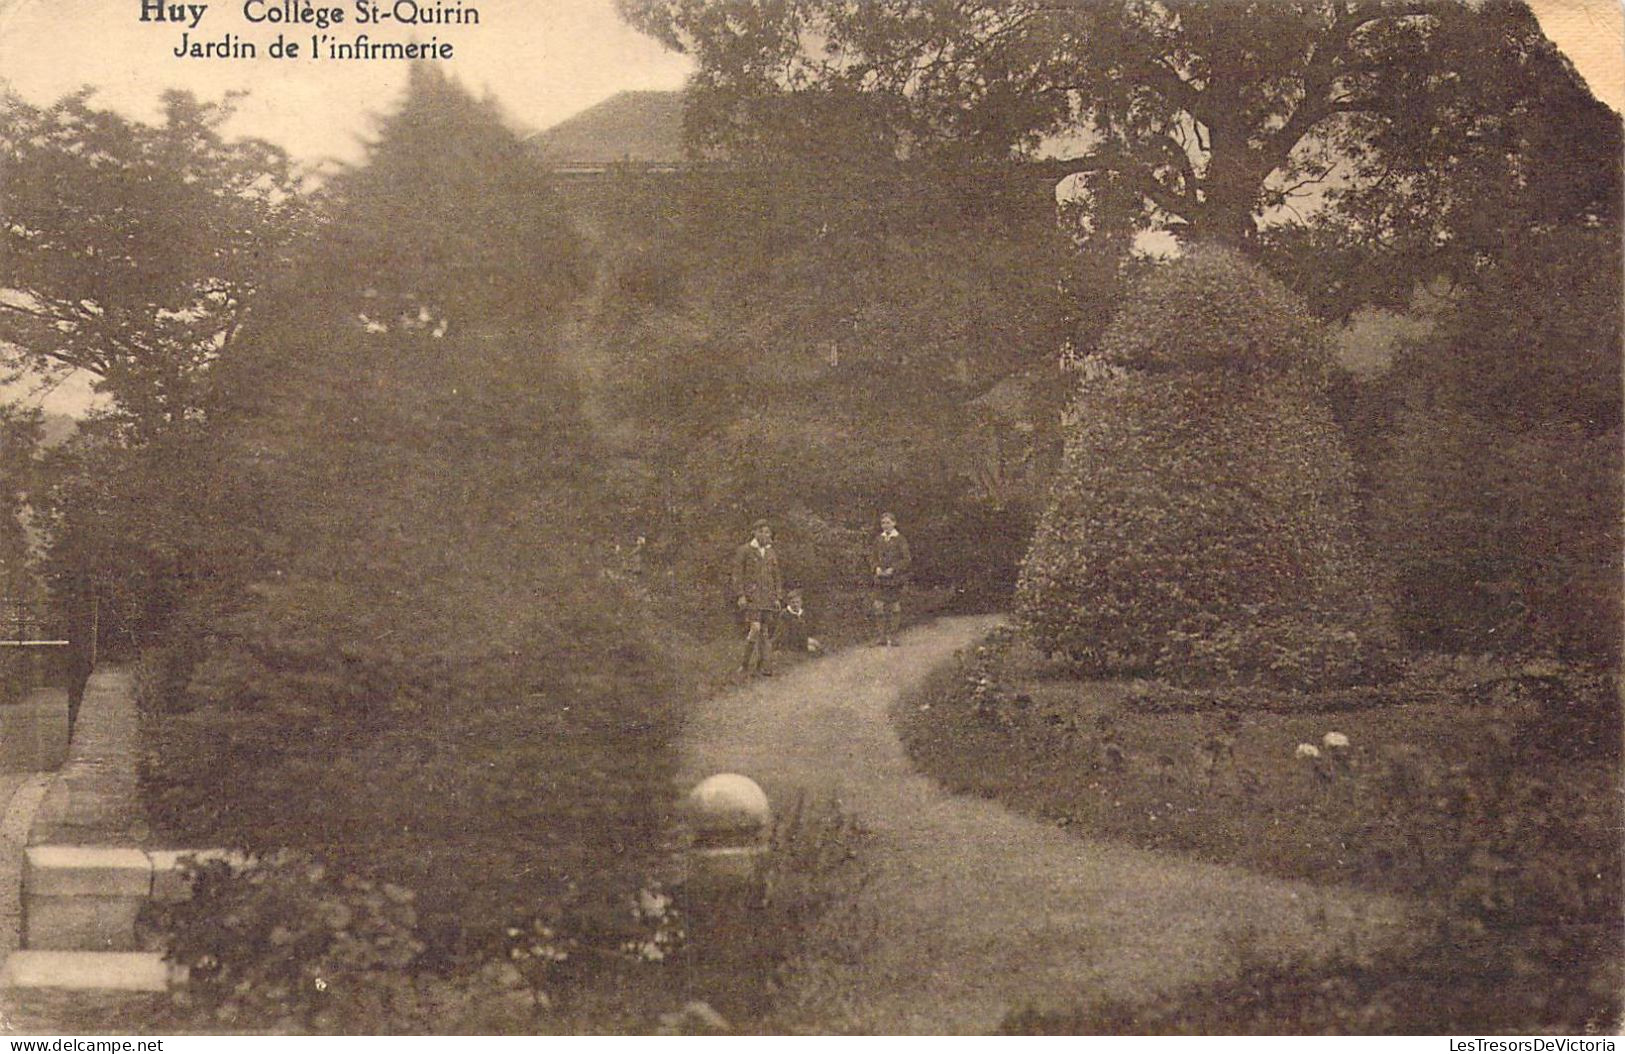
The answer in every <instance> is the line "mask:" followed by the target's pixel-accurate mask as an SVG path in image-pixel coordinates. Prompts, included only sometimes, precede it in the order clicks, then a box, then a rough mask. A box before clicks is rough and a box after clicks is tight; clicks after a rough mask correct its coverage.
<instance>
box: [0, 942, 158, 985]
mask: <svg viewBox="0 0 1625 1054" xmlns="http://www.w3.org/2000/svg"><path fill="white" fill-rule="evenodd" d="M181 980H183V978H182V976H181V974H180V973H179V971H178V968H175V967H172V966H171V965H170V964H169V963H166V962H164V960H163V956H161V955H159V954H158V953H157V952H83V951H38V950H33V949H30V950H24V951H15V952H12V953H11V954H10V955H8V956H6V961H5V964H4V965H3V966H0V988H61V989H70V990H73V991H80V992H89V991H101V992H166V991H168V990H169V988H170V987H171V985H173V984H177V983H180V981H181Z"/></svg>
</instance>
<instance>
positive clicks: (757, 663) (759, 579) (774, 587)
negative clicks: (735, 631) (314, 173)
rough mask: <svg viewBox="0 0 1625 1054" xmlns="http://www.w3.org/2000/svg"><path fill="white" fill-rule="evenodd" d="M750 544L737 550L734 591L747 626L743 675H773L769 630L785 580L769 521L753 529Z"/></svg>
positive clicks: (779, 602)
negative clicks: (780, 570)
mask: <svg viewBox="0 0 1625 1054" xmlns="http://www.w3.org/2000/svg"><path fill="white" fill-rule="evenodd" d="M752 531H753V535H752V537H751V540H750V541H748V542H746V543H745V544H744V545H741V546H740V547H739V548H738V549H736V550H734V559H733V591H734V598H735V604H736V605H737V606H738V608H739V615H740V618H742V619H743V620H744V622H745V626H746V632H745V656H744V658H743V659H742V660H741V661H740V664H739V672H740V673H742V674H747V675H748V674H751V673H758V674H761V675H762V676H763V677H771V676H772V675H773V670H772V664H773V642H772V640H771V634H770V632H769V631H770V630H771V629H772V627H773V615H774V613H775V612H776V611H778V609H779V607H780V604H781V603H782V595H783V593H784V579H783V578H782V577H781V576H780V573H779V554H778V553H777V552H775V551H774V549H773V528H772V526H770V525H769V524H768V522H767V521H766V520H757V521H756V523H755V524H754V525H753V526H752Z"/></svg>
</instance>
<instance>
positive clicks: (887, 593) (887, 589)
mask: <svg viewBox="0 0 1625 1054" xmlns="http://www.w3.org/2000/svg"><path fill="white" fill-rule="evenodd" d="M873 596H874V601H875V607H877V608H878V607H886V608H891V609H892V610H893V611H896V610H897V609H898V608H900V607H902V606H903V587H902V586H901V585H880V584H879V583H876V584H875V588H874V593H873Z"/></svg>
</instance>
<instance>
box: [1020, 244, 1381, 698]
mask: <svg viewBox="0 0 1625 1054" xmlns="http://www.w3.org/2000/svg"><path fill="white" fill-rule="evenodd" d="M1149 319H1163V320H1165V321H1164V322H1162V323H1159V324H1158V325H1155V326H1151V327H1150V330H1149V332H1147V331H1145V330H1142V328H1141V327H1144V326H1147V325H1148V320H1149ZM1166 320H1172V321H1166ZM1175 322H1182V323H1183V327H1182V329H1181V331H1180V333H1179V336H1178V342H1177V343H1175V329H1176V328H1178V327H1175V326H1174V325H1173V323H1175ZM1255 323H1256V325H1257V329H1256V331H1255V333H1253V334H1249V335H1245V336H1237V335H1236V334H1235V333H1233V332H1232V327H1233V326H1237V325H1254V324H1255ZM1101 347H1102V349H1103V351H1102V358H1103V359H1104V363H1103V362H1102V361H1101V360H1100V359H1097V360H1096V362H1095V364H1094V366H1093V368H1092V369H1091V371H1090V373H1091V377H1090V379H1088V380H1086V381H1085V384H1084V386H1083V388H1082V390H1081V392H1080V394H1079V396H1078V399H1077V401H1076V403H1075V404H1074V405H1073V407H1072V409H1071V411H1070V416H1069V425H1068V436H1067V444H1066V450H1065V454H1064V459H1063V467H1062V470H1061V472H1060V475H1059V477H1058V479H1057V481H1056V484H1055V487H1054V491H1053V494H1052V499H1051V504H1050V507H1049V508H1048V509H1047V510H1046V512H1045V513H1044V515H1043V517H1042V519H1041V520H1040V522H1039V525H1038V529H1037V532H1036V535H1035V538H1034V542H1033V547H1032V549H1031V551H1030V552H1029V553H1028V555H1027V559H1026V561H1025V563H1024V565H1023V568H1022V574H1021V579H1020V583H1019V587H1018V594H1017V604H1018V614H1019V617H1020V619H1021V622H1022V624H1023V625H1024V626H1025V627H1026V629H1027V630H1028V631H1029V632H1030V633H1031V634H1032V636H1033V639H1034V640H1035V642H1036V643H1037V644H1038V646H1039V647H1040V648H1042V649H1043V650H1045V651H1047V652H1049V653H1051V654H1058V655H1065V656H1067V657H1069V658H1070V659H1071V660H1072V661H1074V662H1075V663H1077V664H1078V666H1079V667H1080V668H1082V669H1083V670H1086V671H1089V672H1091V673H1095V674H1108V675H1111V674H1154V675H1156V676H1159V677H1163V678H1165V679H1168V680H1172V681H1176V682H1183V683H1193V682H1195V683H1211V682H1215V681H1217V682H1227V681H1228V682H1241V683H1265V684H1273V685H1277V686H1280V687H1288V688H1329V687H1343V686H1348V685H1354V684H1363V683H1370V682H1373V681H1380V680H1383V679H1386V678H1387V677H1388V676H1389V675H1390V673H1391V669H1390V661H1389V659H1388V654H1387V653H1388V648H1389V646H1390V643H1391V631H1390V629H1389V626H1388V620H1387V617H1386V612H1385V610H1384V608H1383V606H1382V605H1381V604H1380V603H1379V602H1378V599H1377V598H1378V596H1379V595H1380V589H1379V584H1378V580H1377V576H1376V574H1375V572H1374V570H1373V568H1372V567H1371V566H1370V565H1369V564H1368V563H1367V561H1366V559H1365V557H1364V555H1363V554H1362V552H1361V543H1360V539H1359V538H1358V536H1357V534H1356V531H1355V527H1354V524H1355V508H1354V490H1353V466H1352V464H1351V462H1350V459H1349V455H1348V453H1347V451H1346V450H1345V449H1344V447H1343V444H1342V441H1341V437H1340V436H1339V434H1338V431H1337V426H1336V423H1335V421H1334V420H1333V419H1332V416H1331V412H1330V410H1329V409H1328V407H1327V405H1326V402H1325V396H1324V385H1323V383H1322V380H1321V375H1320V366H1321V363H1322V354H1323V347H1324V344H1323V340H1322V337H1321V334H1320V331H1319V329H1318V327H1317V326H1316V325H1315V324H1314V323H1313V321H1312V320H1311V319H1309V317H1308V315H1307V314H1306V313H1305V312H1304V311H1303V310H1302V308H1301V306H1300V305H1297V304H1296V303H1295V302H1294V301H1293V300H1292V299H1291V297H1290V295H1289V294H1287V293H1286V292H1285V290H1284V289H1282V288H1281V287H1280V285H1279V284H1278V283H1275V282H1274V281H1273V280H1271V279H1269V278H1267V277H1266V276H1265V275H1263V273H1262V272H1260V271H1258V270H1257V269H1256V268H1254V267H1253V266H1252V265H1250V264H1247V263H1245V262H1244V261H1242V260H1241V259H1240V258H1239V257H1234V256H1232V255H1229V254H1227V253H1223V252H1220V251H1217V250H1205V251H1202V252H1199V253H1196V254H1194V255H1193V256H1192V257H1189V258H1186V259H1184V260H1180V261H1178V262H1175V263H1173V264H1170V265H1168V266H1167V267H1165V268H1163V269H1162V271H1160V272H1158V273H1157V274H1155V275H1154V276H1153V277H1152V278H1150V279H1148V280H1147V281H1146V282H1145V284H1144V285H1143V287H1142V289H1141V291H1140V293H1139V294H1137V295H1136V297H1135V299H1134V301H1133V302H1132V303H1131V304H1130V306H1129V307H1127V308H1126V309H1125V310H1124V312H1123V314H1122V316H1121V317H1120V318H1119V319H1118V321H1117V322H1116V323H1114V325H1113V326H1112V328H1111V330H1109V331H1108V332H1107V334H1106V336H1105V337H1104V338H1103V340H1102V344H1101Z"/></svg>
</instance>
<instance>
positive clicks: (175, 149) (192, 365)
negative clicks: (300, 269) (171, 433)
mask: <svg viewBox="0 0 1625 1054" xmlns="http://www.w3.org/2000/svg"><path fill="white" fill-rule="evenodd" d="M230 113H231V107H230V102H229V100H228V101H227V102H226V103H219V104H209V103H200V102H198V101H197V100H196V99H194V98H193V97H192V96H191V95H189V94H187V93H184V92H169V93H166V94H165V95H164V97H163V120H162V123H160V124H156V125H148V124H143V123H141V122H139V121H133V120H131V119H129V118H127V117H124V116H122V115H120V114H118V113H115V112H113V111H111V110H106V109H101V108H98V107H96V106H95V105H93V100H92V97H91V95H90V93H89V92H88V91H82V92H79V93H76V94H73V95H69V96H67V97H66V98H64V99H62V100H60V101H59V102H57V103H55V104H53V105H50V106H46V107H36V106H32V105H29V104H28V103H26V102H24V101H23V100H22V99H20V98H18V97H16V96H8V97H6V98H5V99H4V100H0V167H3V168H4V171H5V193H4V194H0V375H6V374H9V375H11V376H12V377H15V376H16V375H18V374H20V373H31V374H35V375H42V374H43V375H47V376H49V375H52V374H59V373H62V372H65V371H75V370H82V371H84V372H86V373H88V374H90V375H92V376H93V377H94V378H96V382H97V385H98V387H99V388H100V389H101V390H102V391H104V392H105V393H107V394H108V395H110V396H111V397H112V399H113V401H114V404H115V406H116V408H117V411H118V412H119V413H120V415H121V416H123V417H124V418H125V419H127V420H128V421H130V422H133V423H136V424H138V425H139V426H140V427H141V428H143V429H146V430H152V429H159V428H163V427H166V426H168V425H172V424H174V423H176V422H177V421H182V420H185V419H186V418H187V417H188V416H189V415H191V414H194V413H195V412H196V410H197V404H198V395H197V389H196V382H197V381H198V379H199V378H200V377H201V376H202V374H203V373H204V371H205V370H206V368H207V367H208V366H209V364H211V363H212V362H214V361H215V360H216V359H217V358H219V357H220V356H221V354H222V353H224V352H225V351H227V350H228V349H229V348H230V347H231V345H232V344H233V342H234V341H235V339H236V337H237V334H238V332H239V329H240V327H241V325H242V322H243V319H244V317H245V315H246V312H247V311H248V308H249V305H250V303H251V301H252V299H253V296H254V294H255V292H256V290H257V289H259V288H260V286H261V285H262V283H263V280H264V278H265V276H266V275H267V273H268V272H269V271H270V270H271V269H272V268H273V267H275V266H276V264H277V263H278V262H279V260H281V259H282V257H283V255H284V253H285V250H286V249H287V248H288V246H289V244H290V243H291V242H292V241H293V240H294V238H295V235H296V234H297V233H298V232H299V230H300V229H301V228H302V225H303V223H304V221H305V219H306V217H307V216H308V212H307V209H306V200H305V197H304V196H303V195H302V194H301V193H300V184H299V176H298V173H297V172H296V171H295V170H294V168H293V166H292V165H291V163H290V162H289V159H288V158H287V156H286V155H285V154H284V153H283V152H282V151H281V150H280V149H279V148H277V147H274V146H272V145H270V144H268V143H264V142H260V141H257V140H228V139H226V138H225V137H224V135H223V134H222V131H221V125H222V122H224V121H225V120H226V119H227V118H228V117H229V116H230Z"/></svg>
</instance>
